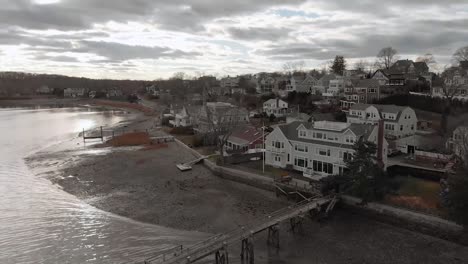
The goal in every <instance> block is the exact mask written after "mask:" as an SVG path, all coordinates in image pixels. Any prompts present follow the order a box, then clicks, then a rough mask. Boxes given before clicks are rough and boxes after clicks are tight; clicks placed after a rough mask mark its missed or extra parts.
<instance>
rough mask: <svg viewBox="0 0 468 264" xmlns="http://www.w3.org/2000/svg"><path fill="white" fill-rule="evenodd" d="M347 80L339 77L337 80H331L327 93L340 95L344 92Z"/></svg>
mask: <svg viewBox="0 0 468 264" xmlns="http://www.w3.org/2000/svg"><path fill="white" fill-rule="evenodd" d="M344 86H345V80H344V79H343V77H341V76H337V77H336V79H333V80H330V82H329V84H328V89H327V93H331V94H334V95H338V94H340V93H341V92H343V91H344Z"/></svg>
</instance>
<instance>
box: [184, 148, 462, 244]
mask: <svg viewBox="0 0 468 264" xmlns="http://www.w3.org/2000/svg"><path fill="white" fill-rule="evenodd" d="M176 142H177V143H178V144H180V145H181V146H183V147H185V148H186V149H188V150H189V151H190V152H191V153H192V154H193V155H194V156H195V157H202V156H203V155H201V154H200V153H198V152H197V151H196V150H194V149H192V148H190V147H188V146H187V145H185V144H184V143H183V142H181V141H179V140H177V139H176ZM203 164H204V166H206V167H207V168H208V169H210V170H211V171H212V172H213V173H214V174H215V175H217V176H218V177H221V178H224V179H227V180H231V181H235V182H239V183H243V184H247V185H250V186H253V187H257V188H261V189H264V190H268V191H275V186H274V180H273V179H271V178H268V177H264V176H262V175H258V174H254V173H249V172H245V171H241V170H236V169H231V168H225V167H221V166H218V165H216V164H215V163H214V162H212V161H210V160H207V159H205V160H204V161H203ZM360 203H361V199H359V198H356V197H351V196H347V195H342V196H341V201H340V204H339V206H340V207H342V208H343V209H345V210H348V211H350V212H351V213H358V214H362V215H366V216H368V217H370V218H372V219H375V220H377V221H379V222H384V223H388V224H391V225H394V226H398V227H402V228H405V229H408V230H412V231H416V232H420V233H423V234H427V235H430V236H434V237H438V238H442V239H445V240H449V241H453V242H456V243H460V244H463V245H468V238H467V236H466V235H464V230H463V227H462V226H460V225H458V224H456V223H454V222H451V221H448V220H445V219H442V218H439V217H436V216H432V215H427V214H423V213H419V212H414V211H410V210H405V209H400V208H396V207H392V206H388V205H384V204H380V203H368V204H367V205H360Z"/></svg>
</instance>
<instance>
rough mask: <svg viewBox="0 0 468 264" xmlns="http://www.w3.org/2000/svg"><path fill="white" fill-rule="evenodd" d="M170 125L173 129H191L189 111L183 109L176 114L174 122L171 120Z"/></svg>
mask: <svg viewBox="0 0 468 264" xmlns="http://www.w3.org/2000/svg"><path fill="white" fill-rule="evenodd" d="M169 123H170V124H171V125H172V126H173V127H189V126H192V120H191V117H190V114H189V113H188V111H187V108H185V107H182V109H181V110H180V111H179V112H177V113H174V120H169Z"/></svg>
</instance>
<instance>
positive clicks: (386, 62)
mask: <svg viewBox="0 0 468 264" xmlns="http://www.w3.org/2000/svg"><path fill="white" fill-rule="evenodd" d="M396 54H397V51H396V49H394V48H392V47H386V48H383V49H381V50H380V51H379V53H378V54H377V61H376V64H377V65H379V67H381V68H385V69H389V68H390V67H391V66H392V65H393V63H395V61H396V59H397V57H396Z"/></svg>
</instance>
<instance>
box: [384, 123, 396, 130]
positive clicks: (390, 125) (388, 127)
mask: <svg viewBox="0 0 468 264" xmlns="http://www.w3.org/2000/svg"><path fill="white" fill-rule="evenodd" d="M385 129H386V130H395V125H393V124H385Z"/></svg>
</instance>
